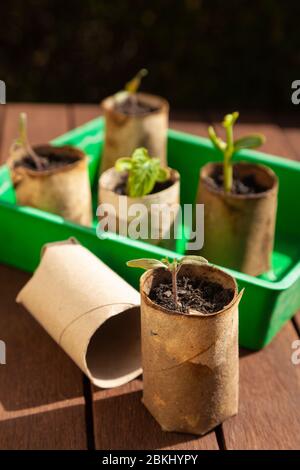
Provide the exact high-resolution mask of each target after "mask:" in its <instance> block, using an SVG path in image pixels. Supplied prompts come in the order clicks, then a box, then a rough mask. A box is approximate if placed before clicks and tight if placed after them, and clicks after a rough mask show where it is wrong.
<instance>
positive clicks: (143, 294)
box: [140, 264, 244, 319]
mask: <svg viewBox="0 0 300 470" xmlns="http://www.w3.org/2000/svg"><path fill="white" fill-rule="evenodd" d="M190 266H195V265H190ZM201 266H202V267H203V268H206V269H207V268H208V269H209V270H210V271H212V272H213V271H214V272H218V273H221V274H222V276H224V277H226V278H228V279H230V280H231V281H232V282H233V289H234V294H233V298H232V300H231V301H230V302H229V304H227V305H225V306H224V307H223V308H222V309H221V310H218V311H217V312H212V313H203V312H200V311H198V310H194V309H190V310H189V313H188V314H184V313H181V312H176V311H174V310H169V309H167V308H165V307H162V306H161V305H158V304H156V303H155V302H153V301H152V300H151V299H150V298H149V297H148V295H147V293H146V292H145V290H144V286H145V283H146V281H147V280H148V278H149V277H153V272H154V271H155V270H154V269H150V270H148V271H146V272H145V273H144V274H143V275H142V276H141V278H140V293H141V303H142V302H145V304H146V305H148V306H150V307H151V308H153V309H154V310H157V311H159V312H162V313H166V314H168V315H172V316H178V315H179V316H184V317H193V318H195V317H199V318H202V319H204V318H207V317H213V316H217V315H222V314H225V313H226V312H227V311H228V310H230V309H231V308H232V307H233V306H234V305H235V304H237V305H238V304H239V302H240V300H241V298H242V295H243V293H244V289H242V290H241V291H240V293H239V292H238V285H237V282H236V280H235V278H234V277H233V276H231V275H230V274H228V273H227V272H225V271H223V270H222V269H219V268H217V267H216V266H213V265H210V264H208V265H206V264H205V265H201ZM159 269H164V268H159ZM156 271H158V270H156Z"/></svg>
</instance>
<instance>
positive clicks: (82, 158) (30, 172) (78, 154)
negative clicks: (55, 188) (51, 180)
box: [8, 144, 88, 178]
mask: <svg viewBox="0 0 300 470" xmlns="http://www.w3.org/2000/svg"><path fill="white" fill-rule="evenodd" d="M39 148H49V149H52V150H53V149H54V151H57V153H58V152H59V151H64V150H68V151H70V152H71V153H73V154H74V157H75V156H76V158H78V160H76V161H75V162H73V163H68V164H67V165H64V166H61V167H57V168H52V169H51V170H31V169H30V168H26V167H22V166H20V167H15V166H14V165H13V163H15V162H16V161H18V160H21V159H22V158H23V157H24V155H25V154H24V155H23V156H22V157H20V158H19V159H13V161H10V162H8V163H9V166H10V167H11V170H12V171H14V172H16V173H18V174H19V175H21V174H24V175H25V174H27V175H30V176H33V177H35V178H40V177H44V176H45V177H46V176H50V175H56V174H57V173H62V172H65V171H70V170H72V169H73V168H75V167H76V166H78V165H79V164H81V163H82V162H85V163H87V161H88V158H87V155H86V154H85V153H84V152H83V151H82V150H80V149H79V148H77V147H73V146H72V145H61V146H58V147H57V146H54V145H51V144H39V145H34V147H33V149H34V150H35V151H36V152H37V153H38V149H39Z"/></svg>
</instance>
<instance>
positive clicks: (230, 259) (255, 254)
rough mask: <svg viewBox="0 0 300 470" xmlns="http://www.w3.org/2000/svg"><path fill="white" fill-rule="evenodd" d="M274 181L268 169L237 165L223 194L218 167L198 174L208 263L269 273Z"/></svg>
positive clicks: (276, 190) (254, 273)
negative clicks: (231, 184)
mask: <svg viewBox="0 0 300 470" xmlns="http://www.w3.org/2000/svg"><path fill="white" fill-rule="evenodd" d="M277 193H278V181H277V177H276V175H275V173H274V172H273V171H272V170H271V169H270V168H268V167H266V166H263V165H259V164H251V163H246V162H245V163H244V162H240V163H236V164H235V165H234V166H233V186H232V190H231V192H224V190H223V171H222V164H220V163H208V164H207V165H205V166H204V167H203V168H202V169H201V172H200V183H199V189H198V198H197V202H198V203H199V204H204V214H205V216H204V233H205V236H204V247H203V249H202V250H201V255H202V256H204V257H205V258H207V259H209V260H210V261H211V262H213V263H216V264H219V265H221V266H226V267H228V268H232V269H235V270H237V271H241V272H244V273H246V274H250V275H252V276H257V275H259V274H262V273H264V272H266V271H268V270H269V269H270V268H271V256H272V250H273V245H274V231H275V222H276V211H277Z"/></svg>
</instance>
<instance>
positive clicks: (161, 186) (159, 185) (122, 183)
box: [114, 175, 173, 196]
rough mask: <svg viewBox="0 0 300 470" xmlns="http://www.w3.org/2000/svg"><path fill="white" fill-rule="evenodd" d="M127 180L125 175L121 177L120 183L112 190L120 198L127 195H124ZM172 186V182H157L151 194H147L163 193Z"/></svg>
mask: <svg viewBox="0 0 300 470" xmlns="http://www.w3.org/2000/svg"><path fill="white" fill-rule="evenodd" d="M127 178H128V176H127V175H125V176H124V177H122V179H121V181H120V182H119V183H118V184H117V186H116V187H115V189H114V192H115V193H117V194H120V196H126V195H127V193H126V186H127ZM172 184H173V181H172V180H167V181H164V182H163V183H158V182H157V183H155V185H154V188H153V189H152V191H151V193H149V194H155V193H159V192H160V191H163V190H164V189H167V188H169V187H170V186H172Z"/></svg>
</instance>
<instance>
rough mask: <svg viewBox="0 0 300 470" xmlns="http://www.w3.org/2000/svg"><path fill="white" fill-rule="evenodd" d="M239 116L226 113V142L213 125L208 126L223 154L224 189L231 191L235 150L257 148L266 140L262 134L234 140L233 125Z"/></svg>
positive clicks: (224, 122) (211, 136) (215, 144)
mask: <svg viewBox="0 0 300 470" xmlns="http://www.w3.org/2000/svg"><path fill="white" fill-rule="evenodd" d="M238 117H239V113H238V112H234V113H232V114H226V116H225V117H224V119H223V122H222V126H223V127H224V129H225V132H226V142H224V141H223V140H222V139H221V137H218V136H217V134H216V131H215V130H214V128H213V127H212V126H210V127H209V128H208V135H209V138H210V140H211V141H212V143H213V144H214V146H215V147H216V148H217V149H218V150H220V152H222V154H223V169H224V191H225V192H230V191H231V189H232V163H231V160H232V156H233V154H234V153H235V152H237V151H238V150H241V149H245V148H248V149H250V148H256V147H259V146H260V145H262V144H263V143H264V142H265V137H264V136H263V135H261V134H253V135H248V136H245V137H241V138H240V139H237V140H235V141H234V140H233V126H234V124H235V123H236V121H237V119H238Z"/></svg>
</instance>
